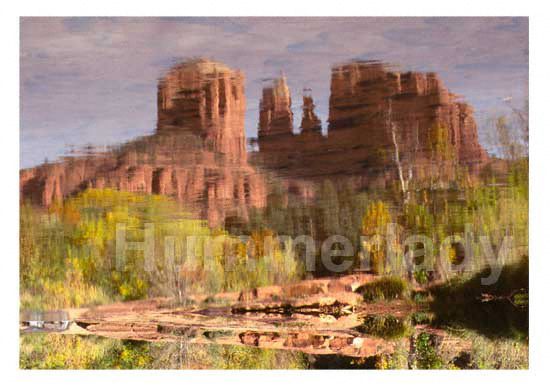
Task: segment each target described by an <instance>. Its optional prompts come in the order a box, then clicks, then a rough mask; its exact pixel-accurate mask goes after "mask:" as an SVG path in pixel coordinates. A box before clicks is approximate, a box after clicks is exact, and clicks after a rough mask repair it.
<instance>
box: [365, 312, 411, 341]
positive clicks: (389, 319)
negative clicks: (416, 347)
mask: <svg viewBox="0 0 550 388" xmlns="http://www.w3.org/2000/svg"><path fill="white" fill-rule="evenodd" d="M357 330H359V331H360V332H361V333H365V334H368V335H370V336H373V337H380V338H384V339H388V340H391V339H397V338H402V337H405V336H407V335H408V334H409V333H410V331H411V328H410V326H409V324H408V322H407V320H405V319H401V318H397V317H394V316H391V315H368V316H367V317H365V319H364V320H363V324H362V325H361V326H359V327H358V328H357Z"/></svg>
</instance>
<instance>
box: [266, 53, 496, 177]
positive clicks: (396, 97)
mask: <svg viewBox="0 0 550 388" xmlns="http://www.w3.org/2000/svg"><path fill="white" fill-rule="evenodd" d="M280 82H281V81H280V80H278V81H276V83H280ZM269 90H271V89H269V88H268V89H264V97H265V96H266V93H267V91H269ZM267 95H268V96H269V93H267ZM285 101H290V97H287V98H286V99H285ZM261 106H264V105H263V102H262V104H261ZM313 107H314V105H313V100H312V98H311V97H310V96H305V97H304V106H303V119H302V125H301V127H302V131H301V133H300V134H296V135H292V134H291V131H289V130H286V132H284V133H285V134H286V135H285V136H274V135H272V134H271V132H269V131H266V130H264V131H260V132H259V134H258V142H259V146H260V154H261V155H263V157H262V159H263V160H264V161H265V163H266V164H267V165H269V166H271V167H272V168H275V169H282V170H284V171H285V173H286V174H287V175H289V176H296V177H315V176H318V175H322V176H323V178H326V177H335V178H339V177H342V176H344V175H354V176H357V177H363V180H365V181H366V182H367V186H373V185H374V186H378V185H385V184H387V183H388V182H393V181H395V179H397V174H398V169H397V164H396V162H395V160H396V155H397V153H399V160H400V162H401V163H402V164H404V165H405V166H401V167H402V168H406V169H407V170H409V168H410V170H411V173H413V175H414V176H415V178H417V179H420V180H422V179H428V178H429V177H430V176H432V175H433V174H436V175H438V176H442V175H443V176H444V177H449V178H452V176H453V174H454V172H455V169H456V165H463V166H467V167H469V168H471V169H476V168H479V166H481V165H483V164H484V163H485V162H486V161H487V154H486V152H485V150H484V149H483V148H482V147H481V146H480V144H479V140H478V135H477V126H476V123H475V120H474V116H473V110H472V108H471V107H470V106H469V105H467V104H465V103H462V102H459V101H458V98H457V97H456V96H455V95H453V94H452V93H450V92H449V91H448V90H447V89H446V88H445V87H444V85H443V83H442V82H441V80H440V79H439V78H438V76H437V75H436V74H435V73H427V74H422V73H417V72H406V73H400V72H396V71H392V70H391V69H390V68H389V67H388V66H387V65H384V64H382V63H378V62H353V63H350V64H346V65H342V66H337V67H335V68H334V69H333V71H332V79H331V96H330V105H329V119H328V136H327V137H324V136H322V135H321V133H320V122H319V120H318V118H317V117H316V115H315V114H314V112H313ZM279 132H283V131H282V130H281V131H279ZM434 166H435V168H434ZM407 172H408V171H407Z"/></svg>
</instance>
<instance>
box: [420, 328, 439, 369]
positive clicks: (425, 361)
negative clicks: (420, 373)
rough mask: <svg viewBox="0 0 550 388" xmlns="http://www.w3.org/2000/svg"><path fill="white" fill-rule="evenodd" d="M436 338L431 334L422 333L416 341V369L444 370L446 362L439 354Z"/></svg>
mask: <svg viewBox="0 0 550 388" xmlns="http://www.w3.org/2000/svg"><path fill="white" fill-rule="evenodd" d="M434 341H435V337H434V336H433V335H430V334H429V333H420V334H419V335H418V336H417V338H416V341H415V346H416V367H417V368H418V369H443V367H444V361H443V359H442V358H441V357H440V356H439V355H438V354H437V350H436V346H435V343H434Z"/></svg>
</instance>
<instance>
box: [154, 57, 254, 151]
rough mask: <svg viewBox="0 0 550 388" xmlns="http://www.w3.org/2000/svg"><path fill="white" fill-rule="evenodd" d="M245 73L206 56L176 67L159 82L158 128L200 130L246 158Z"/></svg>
mask: <svg viewBox="0 0 550 388" xmlns="http://www.w3.org/2000/svg"><path fill="white" fill-rule="evenodd" d="M245 110H246V98H245V95H244V76H243V74H242V73H241V72H239V71H233V70H231V69H229V68H228V67H227V66H225V65H223V64H221V63H217V62H210V61H206V60H203V59H200V60H197V61H193V62H186V63H183V64H181V65H178V66H175V67H173V68H172V69H171V70H170V72H169V73H168V75H167V76H166V77H164V78H163V79H162V80H161V81H160V82H159V86H158V128H159V129H162V128H171V127H179V128H182V127H183V128H193V129H195V130H200V131H201V133H200V134H201V135H202V136H203V137H204V138H205V140H206V144H207V145H209V146H211V147H212V150H213V151H215V152H219V153H222V154H224V155H226V157H228V158H231V159H233V160H245V159H246V139H245V135H244V113H245Z"/></svg>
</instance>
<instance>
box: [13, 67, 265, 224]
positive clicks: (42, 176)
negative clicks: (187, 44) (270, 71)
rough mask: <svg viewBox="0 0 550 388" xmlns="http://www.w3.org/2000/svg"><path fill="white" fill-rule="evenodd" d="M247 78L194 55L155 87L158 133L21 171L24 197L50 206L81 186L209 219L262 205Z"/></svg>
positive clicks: (262, 188)
mask: <svg viewBox="0 0 550 388" xmlns="http://www.w3.org/2000/svg"><path fill="white" fill-rule="evenodd" d="M243 83H244V77H243V76H242V74H241V73H240V72H237V71H233V70H231V69H229V68H227V67H226V66H224V65H222V64H219V63H213V62H207V61H204V60H198V61H193V62H188V63H184V64H182V65H179V66H176V67H175V68H173V69H172V70H171V71H170V72H169V73H168V75H167V76H166V77H165V78H164V79H163V80H161V81H160V83H159V89H158V104H159V113H158V129H157V133H156V134H154V135H151V136H146V137H143V138H140V139H138V140H135V141H132V142H129V143H127V144H126V145H123V146H121V147H118V148H116V149H114V150H112V151H111V152H107V153H100V154H96V155H93V156H86V157H73V158H68V159H66V160H64V161H61V162H58V163H53V164H47V165H42V166H38V167H36V168H33V169H27V170H22V171H21V174H20V190H21V198H22V199H23V200H31V201H33V202H35V203H39V204H42V205H44V206H49V205H51V204H52V203H54V202H56V201H59V200H62V199H63V198H64V197H66V196H69V195H72V194H75V193H77V192H78V191H81V190H83V189H86V188H106V187H109V188H115V189H118V190H124V191H130V192H142V193H155V194H163V195H167V196H171V197H173V198H175V199H177V200H179V201H180V202H182V203H184V204H185V205H186V206H187V207H188V208H190V210H191V211H195V212H196V213H197V215H198V216H200V217H203V218H206V219H208V222H209V224H210V225H211V226H218V225H220V224H222V223H223V222H224V220H225V218H226V217H227V216H230V215H231V216H238V217H242V218H245V219H246V218H248V210H249V209H250V208H251V207H263V206H265V198H266V192H265V191H266V190H265V186H264V180H263V177H262V176H261V175H260V174H259V173H258V172H257V171H256V170H255V169H254V168H252V167H251V166H249V165H248V163H247V162H246V143H245V136H244V111H245V97H244V89H243Z"/></svg>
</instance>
